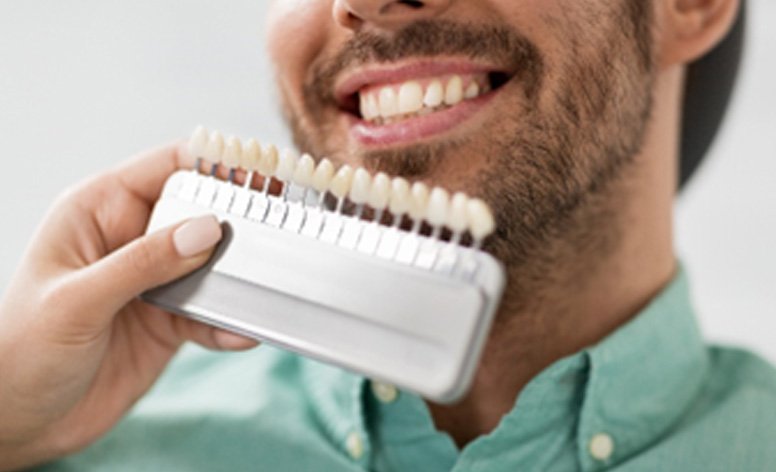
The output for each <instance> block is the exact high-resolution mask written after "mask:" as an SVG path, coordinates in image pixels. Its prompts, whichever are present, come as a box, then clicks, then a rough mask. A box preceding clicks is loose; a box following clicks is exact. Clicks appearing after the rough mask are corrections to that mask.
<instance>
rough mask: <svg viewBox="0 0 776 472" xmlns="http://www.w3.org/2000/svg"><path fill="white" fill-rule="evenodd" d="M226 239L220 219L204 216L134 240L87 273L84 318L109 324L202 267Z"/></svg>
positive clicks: (97, 263) (89, 269)
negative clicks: (126, 308)
mask: <svg viewBox="0 0 776 472" xmlns="http://www.w3.org/2000/svg"><path fill="white" fill-rule="evenodd" d="M221 236H222V230H221V225H220V224H219V222H218V220H217V219H216V217H215V216H213V215H204V216H200V217H197V218H193V219H190V220H187V221H183V222H181V223H178V224H176V225H173V226H170V227H167V228H163V229H160V230H158V231H156V232H154V233H151V234H148V235H145V236H142V237H140V238H138V239H135V240H134V241H132V242H130V243H129V244H127V245H125V246H123V247H121V248H120V249H118V250H116V251H114V252H113V253H111V254H109V255H108V256H106V257H104V258H103V259H101V260H100V261H98V262H96V263H95V264H92V265H91V266H89V267H87V268H86V269H84V273H83V274H82V276H83V277H82V279H81V280H79V283H83V284H84V285H83V287H84V288H85V290H84V292H82V293H89V294H90V295H89V298H88V300H84V304H85V305H86V307H84V308H85V309H84V310H83V313H89V315H86V316H93V317H97V318H98V319H95V320H93V321H97V322H109V321H110V320H111V319H112V317H113V316H114V315H115V313H116V312H118V311H119V310H120V309H121V308H122V307H123V306H124V305H126V304H127V303H129V302H130V301H132V300H133V299H134V298H135V297H137V296H138V295H140V294H141V293H143V292H145V291H146V290H149V289H151V288H154V287H158V286H159V285H163V284H165V283H167V282H171V281H172V280H175V279H177V278H179V277H182V276H183V275H186V274H188V273H189V272H191V271H193V270H194V269H196V268H198V267H200V266H201V265H203V264H204V263H205V262H206V261H207V260H208V258H209V257H210V255H211V254H212V252H213V247H214V246H215V244H216V243H217V242H218V241H219V240H220V239H221ZM87 290H88V291H87ZM82 316H84V315H82Z"/></svg>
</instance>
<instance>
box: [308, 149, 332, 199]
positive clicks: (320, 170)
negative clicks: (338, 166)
mask: <svg viewBox="0 0 776 472" xmlns="http://www.w3.org/2000/svg"><path fill="white" fill-rule="evenodd" d="M332 178H334V164H332V163H331V161H330V160H328V159H326V158H325V157H324V158H323V159H321V162H319V163H318V165H317V166H316V167H315V172H313V182H312V185H313V188H314V189H315V190H316V191H317V192H318V193H319V194H320V197H319V198H318V206H323V199H324V197H325V196H326V192H327V191H328V190H329V185H330V184H331V179H332Z"/></svg>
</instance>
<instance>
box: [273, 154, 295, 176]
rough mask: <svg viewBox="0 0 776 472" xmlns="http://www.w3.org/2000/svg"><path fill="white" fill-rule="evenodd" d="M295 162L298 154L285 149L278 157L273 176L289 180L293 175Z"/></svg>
mask: <svg viewBox="0 0 776 472" xmlns="http://www.w3.org/2000/svg"><path fill="white" fill-rule="evenodd" d="M297 162H299V155H298V154H297V153H296V152H295V151H293V150H292V149H285V150H284V151H283V153H282V154H281V155H280V158H279V159H278V167H277V169H276V170H275V177H277V178H278V179H280V180H282V181H283V182H288V181H290V180H291V179H292V178H293V177H294V171H295V170H296V164H297Z"/></svg>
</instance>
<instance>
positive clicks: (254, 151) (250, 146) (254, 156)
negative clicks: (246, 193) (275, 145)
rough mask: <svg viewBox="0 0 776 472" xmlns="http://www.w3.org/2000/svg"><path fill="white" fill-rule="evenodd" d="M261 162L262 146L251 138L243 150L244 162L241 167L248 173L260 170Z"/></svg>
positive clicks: (241, 162)
mask: <svg viewBox="0 0 776 472" xmlns="http://www.w3.org/2000/svg"><path fill="white" fill-rule="evenodd" d="M260 162H261V145H259V142H258V141H256V140H255V139H253V138H251V139H249V140H248V141H246V143H245V147H244V148H243V154H242V161H240V166H241V167H242V168H243V169H245V170H247V171H257V170H259V163H260Z"/></svg>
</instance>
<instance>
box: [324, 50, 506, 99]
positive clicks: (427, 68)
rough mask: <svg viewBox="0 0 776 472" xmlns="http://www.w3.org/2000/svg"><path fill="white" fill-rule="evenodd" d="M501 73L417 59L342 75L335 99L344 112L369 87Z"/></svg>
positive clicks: (461, 63) (492, 68)
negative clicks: (441, 77) (409, 81)
mask: <svg viewBox="0 0 776 472" xmlns="http://www.w3.org/2000/svg"><path fill="white" fill-rule="evenodd" d="M476 73H503V74H508V75H512V74H511V73H509V72H508V71H505V70H504V68H500V67H498V66H494V65H488V64H481V63H476V62H472V61H470V60H466V59H448V60H444V59H419V60H412V61H405V62H402V63H391V64H373V65H367V66H362V67H359V68H357V69H354V70H351V71H348V72H346V73H343V74H342V75H341V76H340V77H339V78H338V79H337V80H336V82H335V85H334V98H335V100H336V102H337V104H338V105H339V106H340V107H342V108H345V107H347V104H348V102H349V101H350V100H352V98H353V97H354V96H355V95H356V94H357V93H358V92H359V90H361V89H362V88H364V87H366V86H368V85H376V84H396V83H401V82H406V81H408V80H412V79H422V78H426V77H435V76H441V75H449V74H476Z"/></svg>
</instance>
